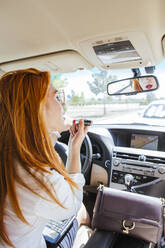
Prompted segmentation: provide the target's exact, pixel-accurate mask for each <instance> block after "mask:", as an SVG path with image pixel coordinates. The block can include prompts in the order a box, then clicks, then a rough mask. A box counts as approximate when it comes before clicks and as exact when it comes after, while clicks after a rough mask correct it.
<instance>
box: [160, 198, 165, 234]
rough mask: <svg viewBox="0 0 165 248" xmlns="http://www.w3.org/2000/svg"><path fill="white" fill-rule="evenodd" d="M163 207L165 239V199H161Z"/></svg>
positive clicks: (164, 232)
mask: <svg viewBox="0 0 165 248" xmlns="http://www.w3.org/2000/svg"><path fill="white" fill-rule="evenodd" d="M160 200H161V203H162V206H163V235H164V237H165V198H160Z"/></svg>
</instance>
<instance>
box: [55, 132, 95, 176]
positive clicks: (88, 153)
mask: <svg viewBox="0 0 165 248" xmlns="http://www.w3.org/2000/svg"><path fill="white" fill-rule="evenodd" d="M69 136H70V133H69V131H67V132H63V133H62V135H61V138H60V139H59V140H58V142H57V143H56V144H55V147H54V148H55V150H56V151H57V152H58V154H59V156H60V157H61V159H62V161H63V163H64V165H65V164H66V160H67V152H68V146H67V144H68V140H69ZM92 154H93V151H92V144H91V141H90V138H89V136H88V135H86V136H85V139H84V141H83V143H82V146H81V151H80V158H81V164H82V169H81V172H82V173H83V174H84V176H86V175H87V173H88V172H89V171H90V168H91V163H92Z"/></svg>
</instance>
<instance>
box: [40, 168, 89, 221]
mask: <svg viewBox="0 0 165 248" xmlns="http://www.w3.org/2000/svg"><path fill="white" fill-rule="evenodd" d="M70 177H71V178H72V180H73V181H74V182H75V183H76V184H77V185H78V187H79V190H78V189H76V188H73V189H74V192H72V190H71V188H70V185H69V183H68V182H67V181H66V180H65V179H64V177H63V176H62V175H60V174H59V173H58V172H56V171H54V172H53V174H52V175H48V176H47V178H46V180H49V181H50V183H51V184H52V185H53V186H54V189H55V192H56V195H55V197H56V199H58V200H59V202H60V203H61V204H62V205H63V206H64V207H65V208H62V207H61V206H59V205H58V204H57V203H56V202H54V201H53V200H52V199H51V198H50V197H49V196H48V195H47V194H46V193H45V192H43V193H42V196H44V197H46V198H47V199H49V200H50V201H47V200H44V199H42V198H40V199H39V201H38V202H37V203H36V206H35V214H36V215H38V216H42V217H43V218H46V219H56V220H64V219H68V218H69V217H71V216H73V215H76V214H77V212H78V210H79V209H80V207H81V204H82V200H83V186H84V184H85V179H84V176H83V175H82V174H81V173H77V174H70Z"/></svg>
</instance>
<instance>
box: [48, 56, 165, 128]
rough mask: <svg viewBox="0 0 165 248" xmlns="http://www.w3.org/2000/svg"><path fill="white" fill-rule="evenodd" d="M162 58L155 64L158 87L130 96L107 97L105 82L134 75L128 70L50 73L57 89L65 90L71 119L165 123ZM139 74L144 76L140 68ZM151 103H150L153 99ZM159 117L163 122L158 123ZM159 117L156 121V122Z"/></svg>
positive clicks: (97, 122) (101, 122)
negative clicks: (151, 90) (159, 102)
mask: <svg viewBox="0 0 165 248" xmlns="http://www.w3.org/2000/svg"><path fill="white" fill-rule="evenodd" d="M164 71H165V61H164V62H162V63H161V64H160V65H159V66H157V67H156V69H155V72H154V75H155V76H156V77H157V78H158V81H159V89H157V90H156V91H153V92H148V93H140V94H136V95H133V96H108V94H107V84H108V83H109V82H111V81H115V80H119V79H124V78H129V77H132V76H133V73H132V71H131V70H109V71H105V70H100V69H98V68H93V69H91V70H79V71H76V72H73V73H68V74H52V77H51V79H52V82H53V84H54V85H55V87H56V88H57V89H64V91H65V99H66V106H65V111H66V115H67V116H69V117H71V118H72V119H78V118H85V119H91V120H92V121H93V123H94V124H112V123H113V124H115V123H116V124H122V123H136V124H138V123H139V124H143V123H144V124H148V125H160V126H165V101H164V104H163V103H161V104H157V103H156V101H160V100H165V96H164V92H165V82H164V78H165V75H164ZM141 72H142V75H147V74H146V73H145V71H144V69H141ZM153 101H154V104H153V105H152V102H153ZM160 117H161V119H162V120H163V122H162V123H161V122H160ZM156 119H158V122H155V121H156Z"/></svg>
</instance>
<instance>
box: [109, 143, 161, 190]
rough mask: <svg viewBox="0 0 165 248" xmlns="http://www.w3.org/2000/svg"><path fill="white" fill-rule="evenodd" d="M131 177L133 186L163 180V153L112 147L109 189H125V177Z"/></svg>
mask: <svg viewBox="0 0 165 248" xmlns="http://www.w3.org/2000/svg"><path fill="white" fill-rule="evenodd" d="M128 174H131V175H132V176H133V186H137V185H141V184H145V183H149V182H151V181H153V180H155V179H165V153H164V152H159V151H153V150H143V149H135V148H127V147H114V149H113V156H112V174H111V187H114V188H119V189H125V176H126V175H128Z"/></svg>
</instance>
